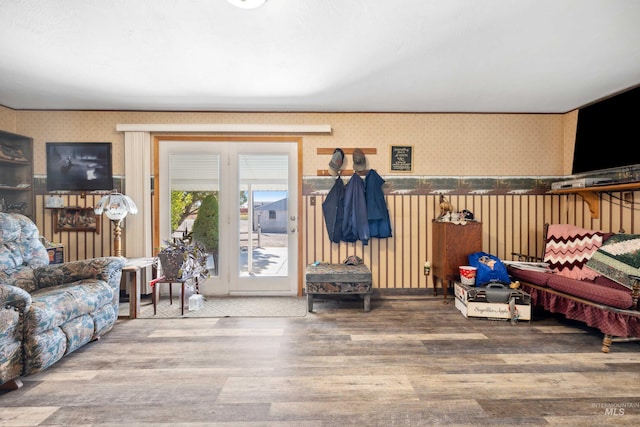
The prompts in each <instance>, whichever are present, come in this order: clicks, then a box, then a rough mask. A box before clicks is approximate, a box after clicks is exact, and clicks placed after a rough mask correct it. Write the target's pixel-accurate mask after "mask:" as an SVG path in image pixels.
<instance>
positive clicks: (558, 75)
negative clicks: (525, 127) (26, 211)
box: [0, 0, 640, 113]
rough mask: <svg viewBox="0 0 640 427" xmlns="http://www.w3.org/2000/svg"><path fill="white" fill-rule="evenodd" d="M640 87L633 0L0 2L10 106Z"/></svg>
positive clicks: (559, 94) (264, 106) (428, 108)
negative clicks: (254, 4) (254, 5)
mask: <svg viewBox="0 0 640 427" xmlns="http://www.w3.org/2000/svg"><path fill="white" fill-rule="evenodd" d="M638 84H640V1H638V0H615V1H614V0H517V1H516V0H384V1H383V0H268V1H267V3H266V4H265V5H263V6H262V7H260V8H258V9H254V10H246V9H239V8H236V7H234V6H232V5H230V4H229V3H228V2H227V1H226V0H56V1H42V0H0V105H4V106H6V107H10V108H13V109H80V110H93V109H97V110H162V111H310V112H348V111H357V112H368V111H373V112H525V113H547V112H548V113H564V112H567V111H571V110H573V109H576V108H578V107H581V106H583V105H585V104H588V103H591V102H593V101H595V100H598V99H600V98H603V97H606V96H609V95H611V94H614V93H617V92H620V91H623V90H625V89H627V88H630V87H633V86H636V85H638Z"/></svg>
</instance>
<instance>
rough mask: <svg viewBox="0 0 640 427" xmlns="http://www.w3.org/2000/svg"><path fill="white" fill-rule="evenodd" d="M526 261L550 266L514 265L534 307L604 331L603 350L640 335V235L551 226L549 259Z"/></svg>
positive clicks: (546, 256) (513, 271)
mask: <svg viewBox="0 0 640 427" xmlns="http://www.w3.org/2000/svg"><path fill="white" fill-rule="evenodd" d="M514 255H518V254H514ZM523 260H524V261H543V262H544V263H546V264H547V265H548V267H549V270H548V271H546V272H545V271H538V269H537V267H536V266H532V268H530V266H528V265H527V263H526V262H525V263H523V264H518V263H508V267H507V268H508V270H509V274H510V276H511V278H512V280H518V281H520V284H521V287H522V288H523V290H524V291H526V292H528V293H530V294H531V301H532V303H533V304H534V305H537V306H541V307H543V308H544V309H545V310H546V311H550V312H552V313H562V314H564V315H565V316H566V317H567V318H569V319H573V320H578V321H580V322H583V323H586V324H587V325H588V326H591V327H593V328H596V329H598V330H600V331H601V332H602V333H603V334H604V338H603V341H602V351H603V352H605V353H608V352H609V351H610V346H611V343H612V342H616V341H632V340H638V339H640V311H639V306H638V298H639V297H640V277H639V276H640V269H639V268H638V267H640V235H632V234H613V233H604V232H601V231H597V230H589V229H584V228H580V227H576V226H572V225H567V224H551V225H548V226H547V234H546V244H545V248H544V254H543V257H538V258H535V257H529V258H528V259H525V258H523Z"/></svg>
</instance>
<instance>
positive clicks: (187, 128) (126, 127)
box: [116, 123, 331, 134]
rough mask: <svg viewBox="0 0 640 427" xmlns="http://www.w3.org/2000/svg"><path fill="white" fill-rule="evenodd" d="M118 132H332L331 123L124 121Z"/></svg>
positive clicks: (118, 125)
mask: <svg viewBox="0 0 640 427" xmlns="http://www.w3.org/2000/svg"><path fill="white" fill-rule="evenodd" d="M116 131H118V132H232V133H296V134H309V133H325V134H330V133H331V125H284V124H283V125H277V124H275V125H274V124H248V123H238V124H233V123H227V124H225V123H193V124H175V123H174V124H170V123H169V124H167V123H147V124H145V123H139V124H135V123H124V124H117V125H116Z"/></svg>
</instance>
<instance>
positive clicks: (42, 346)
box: [0, 212, 125, 384]
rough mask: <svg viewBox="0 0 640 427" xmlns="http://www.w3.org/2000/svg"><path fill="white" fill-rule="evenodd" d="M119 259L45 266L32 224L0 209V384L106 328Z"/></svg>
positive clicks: (114, 307) (113, 317)
mask: <svg viewBox="0 0 640 427" xmlns="http://www.w3.org/2000/svg"><path fill="white" fill-rule="evenodd" d="M124 263H125V259H124V258H122V257H103V258H95V259H89V260H80V261H73V262H68V263H64V264H54V265H49V256H48V254H47V250H46V248H45V247H44V245H43V244H42V243H41V242H40V240H39V233H38V229H37V227H36V226H35V224H34V223H33V222H32V221H31V220H30V219H29V218H27V217H25V216H23V215H20V214H13V213H11V214H9V213H3V212H0V307H1V308H2V309H0V384H2V383H4V382H7V381H9V380H11V379H14V378H17V377H18V376H20V375H30V374H33V373H36V372H39V371H41V370H43V369H46V368H47V367H49V366H51V365H52V364H54V363H55V362H57V361H58V360H60V359H61V358H62V357H63V356H64V355H66V354H69V353H71V352H73V351H74V350H76V349H78V348H80V347H81V346H83V345H84V344H86V343H88V342H90V341H92V340H95V339H97V338H98V337H100V336H101V335H103V334H104V333H106V332H108V331H109V330H111V329H112V328H113V326H114V325H115V323H116V321H117V318H118V306H119V296H120V278H121V276H122V268H123V267H124Z"/></svg>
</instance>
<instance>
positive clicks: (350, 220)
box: [342, 173, 371, 245]
mask: <svg viewBox="0 0 640 427" xmlns="http://www.w3.org/2000/svg"><path fill="white" fill-rule="evenodd" d="M370 237H371V236H370V234H369V220H368V218H367V200H366V196H365V194H364V182H363V181H362V178H360V176H359V175H358V174H357V173H354V174H353V175H352V176H351V179H350V180H349V182H348V183H347V185H346V187H345V192H344V220H343V223H342V240H343V241H345V242H355V241H356V240H361V241H362V244H363V245H367V244H369V238H370Z"/></svg>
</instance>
